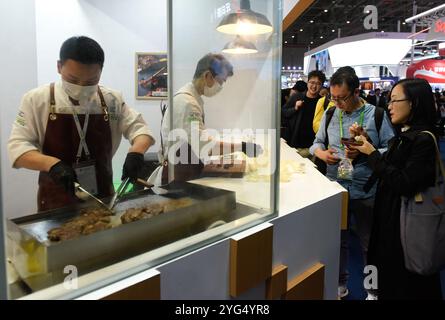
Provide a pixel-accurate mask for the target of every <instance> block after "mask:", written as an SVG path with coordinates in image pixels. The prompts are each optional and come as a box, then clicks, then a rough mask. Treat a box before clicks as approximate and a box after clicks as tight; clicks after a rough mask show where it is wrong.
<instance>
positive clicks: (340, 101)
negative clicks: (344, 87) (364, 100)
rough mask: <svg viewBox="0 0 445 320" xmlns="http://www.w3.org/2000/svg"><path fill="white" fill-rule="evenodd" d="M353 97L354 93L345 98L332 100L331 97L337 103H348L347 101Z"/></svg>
mask: <svg viewBox="0 0 445 320" xmlns="http://www.w3.org/2000/svg"><path fill="white" fill-rule="evenodd" d="M350 97H352V93H350V94H348V95H347V96H346V97H344V98H332V97H331V101H333V102H335V103H343V104H344V103H346V101H348V100H349V98H350Z"/></svg>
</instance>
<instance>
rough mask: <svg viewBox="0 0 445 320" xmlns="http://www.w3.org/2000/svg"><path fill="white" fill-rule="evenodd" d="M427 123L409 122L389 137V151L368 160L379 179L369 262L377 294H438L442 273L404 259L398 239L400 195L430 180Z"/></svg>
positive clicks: (433, 154)
mask: <svg viewBox="0 0 445 320" xmlns="http://www.w3.org/2000/svg"><path fill="white" fill-rule="evenodd" d="M422 130H426V128H425V127H421V126H418V127H417V128H412V129H410V130H408V131H406V132H404V133H401V134H400V135H398V136H396V137H394V138H393V139H391V140H390V141H389V146H388V151H387V152H386V153H384V154H383V155H381V154H380V153H379V152H378V151H375V152H373V153H372V154H371V155H370V156H369V158H368V162H369V165H370V167H371V168H372V169H373V171H374V174H375V175H376V176H377V177H378V178H379V179H380V180H379V184H378V188H377V193H376V199H375V206H374V222H373V227H372V232H371V238H370V244H369V250H368V264H370V265H374V266H376V267H377V270H378V295H379V300H380V299H382V300H385V299H441V295H442V294H441V285H440V275H439V274H434V275H431V276H422V275H418V274H415V273H412V272H410V271H408V270H407V269H406V268H405V265H404V257H403V249H402V244H401V241H400V206H401V196H402V195H403V196H407V197H410V196H413V195H415V194H416V193H418V192H419V191H422V190H425V189H426V188H427V187H429V186H432V185H434V182H435V159H436V158H435V157H436V149H435V145H434V143H433V139H432V138H431V136H429V135H427V134H421V133H420V131H422Z"/></svg>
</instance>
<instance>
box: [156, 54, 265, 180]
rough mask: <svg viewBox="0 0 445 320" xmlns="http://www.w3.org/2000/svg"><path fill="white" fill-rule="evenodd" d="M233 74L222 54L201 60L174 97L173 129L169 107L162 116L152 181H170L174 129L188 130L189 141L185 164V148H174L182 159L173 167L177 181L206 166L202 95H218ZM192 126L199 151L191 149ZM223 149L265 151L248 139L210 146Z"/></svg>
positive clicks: (252, 153)
mask: <svg viewBox="0 0 445 320" xmlns="http://www.w3.org/2000/svg"><path fill="white" fill-rule="evenodd" d="M231 76H233V66H232V64H231V63H230V62H229V61H228V60H227V59H226V58H225V57H224V56H223V55H221V54H215V53H208V54H206V55H205V56H204V57H202V58H201V59H200V60H199V61H198V64H197V66H196V70H195V74H194V76H193V80H192V81H191V82H189V83H187V84H186V85H184V86H183V87H182V88H181V89H179V90H178V92H176V94H175V95H174V97H173V126H172V127H171V128H170V126H169V121H168V119H170V108H168V109H167V110H166V113H165V115H164V117H163V121H162V128H161V131H162V132H161V136H162V139H161V144H162V145H161V149H162V150H161V153H160V158H161V159H160V162H161V164H162V166H161V167H160V168H159V169H157V170H156V171H155V172H154V173H153V174H152V175H151V177H150V178H149V181H150V182H151V183H153V184H155V185H164V184H166V183H167V181H168V172H167V171H168V170H166V169H167V165H168V161H167V156H168V150H167V141H168V136H169V133H170V131H171V130H172V129H183V130H184V131H185V132H186V133H187V141H184V144H188V146H187V159H186V161H185V163H183V162H184V161H182V160H183V159H182V158H181V154H180V153H181V152H182V151H183V148H180V149H179V150H175V152H176V153H175V157H176V158H181V161H180V162H179V163H178V164H175V166H174V167H175V168H174V179H175V181H187V180H191V179H196V178H198V177H199V176H200V174H201V171H202V168H203V163H202V161H201V159H199V157H200V152H201V147H202V145H203V143H207V142H208V141H202V139H201V134H202V132H203V131H204V130H205V115H204V114H205V113H204V101H203V99H202V96H205V97H208V98H210V97H213V96H215V95H216V94H218V93H219V92H220V91H221V90H222V88H223V85H224V83H225V82H226V81H227V79H228V78H229V77H231ZM193 126H195V128H197V129H198V131H199V136H198V137H199V138H200V141H199V144H198V145H199V146H200V147H199V150H197V149H196V148H192V145H193V143H192V142H191V139H192V127H193ZM204 140H205V139H204ZM209 140H211V138H209ZM184 144H183V145H184ZM224 150H231V151H233V150H242V151H243V152H244V153H246V154H247V155H248V156H256V155H258V154H260V153H262V150H261V147H260V146H259V145H256V144H253V143H249V142H242V143H241V144H235V143H225V142H218V143H216V145H215V146H214V147H213V148H212V149H211V152H212V153H216V154H219V155H222V154H223V153H224Z"/></svg>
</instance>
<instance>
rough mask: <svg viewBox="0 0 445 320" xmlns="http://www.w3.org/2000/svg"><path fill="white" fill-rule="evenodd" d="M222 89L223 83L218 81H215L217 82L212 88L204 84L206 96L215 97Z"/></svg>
mask: <svg viewBox="0 0 445 320" xmlns="http://www.w3.org/2000/svg"><path fill="white" fill-rule="evenodd" d="M221 90H222V85H220V84H219V82H218V81H215V83H214V84H213V86H212V87H211V88H209V87H208V86H204V95H205V96H206V97H213V96H214V95H216V94H217V93H219V92H220V91H221Z"/></svg>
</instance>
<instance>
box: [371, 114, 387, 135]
mask: <svg viewBox="0 0 445 320" xmlns="http://www.w3.org/2000/svg"><path fill="white" fill-rule="evenodd" d="M384 115H385V110H384V109H383V108H380V107H375V111H374V121H375V128H376V129H377V135H378V136H380V134H379V133H380V128H381V127H382V122H383V116H384Z"/></svg>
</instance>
